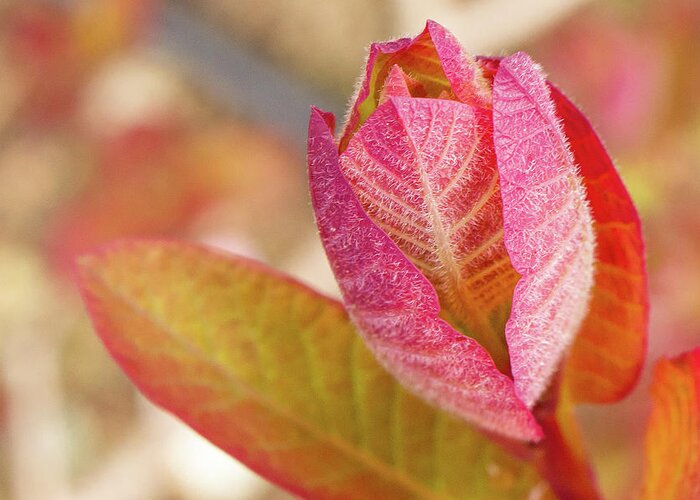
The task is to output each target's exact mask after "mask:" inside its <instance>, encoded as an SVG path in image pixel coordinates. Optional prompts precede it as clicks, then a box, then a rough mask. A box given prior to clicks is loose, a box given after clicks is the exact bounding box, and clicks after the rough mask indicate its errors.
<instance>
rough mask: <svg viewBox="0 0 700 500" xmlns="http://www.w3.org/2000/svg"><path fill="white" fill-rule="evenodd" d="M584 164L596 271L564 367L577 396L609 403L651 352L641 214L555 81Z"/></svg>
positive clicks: (560, 106) (577, 153)
mask: <svg viewBox="0 0 700 500" xmlns="http://www.w3.org/2000/svg"><path fill="white" fill-rule="evenodd" d="M550 89H551V92H552V98H553V100H554V102H555V105H556V108H557V115H558V116H559V117H560V118H561V120H562V124H563V125H564V132H565V133H566V136H567V138H568V140H569V144H570V146H571V150H572V152H573V154H574V158H575V160H576V163H577V165H578V166H579V168H580V170H581V175H582V176H583V181H584V185H585V186H586V191H587V193H588V201H589V204H590V207H591V211H592V213H593V220H594V229H595V232H596V274H595V281H594V284H593V289H592V292H591V303H590V307H589V311H588V315H587V316H586V319H585V320H584V322H583V325H582V326H581V329H580V330H579V333H578V335H577V337H576V340H575V341H574V344H573V346H572V349H571V353H570V355H569V358H568V360H567V362H566V365H565V369H564V378H565V384H567V385H568V386H569V391H570V392H571V394H572V397H573V398H574V399H575V400H576V401H582V402H583V401H585V402H591V403H609V402H614V401H617V400H619V399H621V398H623V397H624V396H625V395H627V393H629V391H631V390H632V388H633V387H634V386H635V384H636V383H637V380H638V378H639V373H640V371H641V368H642V365H643V363H644V357H645V354H646V341H647V327H648V319H649V318H648V316H649V303H648V292H647V274H646V266H645V262H644V241H643V239H642V230H641V224H640V221H639V216H638V215H637V211H636V209H635V208H634V204H633V203H632V200H631V199H630V196H629V194H628V193H627V190H626V189H625V186H624V185H623V184H622V180H621V179H620V176H619V175H618V174H617V171H616V170H615V166H614V165H613V163H612V161H611V160H610V157H609V156H608V154H607V152H606V151H605V148H604V147H603V145H602V143H601V142H600V139H599V138H598V136H597V135H596V133H595V131H594V130H593V128H592V127H591V125H590V124H589V123H588V120H587V119H586V117H585V116H583V113H581V111H579V110H578V109H577V108H576V106H574V105H573V104H572V103H571V101H569V100H568V99H567V98H566V96H564V94H562V93H561V92H560V91H559V90H558V89H556V88H555V87H553V86H550Z"/></svg>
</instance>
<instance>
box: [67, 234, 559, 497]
mask: <svg viewBox="0 0 700 500" xmlns="http://www.w3.org/2000/svg"><path fill="white" fill-rule="evenodd" d="M80 276H81V283H82V288H83V293H84V296H85V299H86V301H87V303H88V305H89V308H90V311H91V314H92V318H93V321H94V323H95V326H96V328H97V330H98V332H99V334H100V335H101V337H102V339H103V341H104V343H105V345H106V346H107V348H108V349H109V351H110V352H111V354H112V355H113V356H114V357H115V359H116V360H117V361H118V362H119V364H120V365H121V366H122V368H123V369H124V371H125V372H126V373H127V374H128V375H129V376H130V377H131V378H132V380H133V381H134V382H135V384H136V385H137V386H138V387H139V388H140V389H141V390H142V391H143V392H144V394H146V395H147V396H148V397H149V398H150V399H151V400H152V401H153V402H155V403H156V404H159V405H160V406H162V407H163V408H165V409H167V410H169V411H171V412H173V413H174V414H175V415H177V416H178V417H180V418H181V419H182V420H183V421H185V422H186V423H188V424H189V425H190V426H192V427H193V428H194V429H195V430H197V431H198V432H199V433H201V434H202V435H203V436H205V437H206V438H208V439H209V440H210V441H212V442H213V443H214V444H216V445H218V446H219V447H221V448H222V449H223V450H225V451H226V452H228V453H230V454H231V455H233V456H234V457H236V458H238V459H239V460H241V461H242V462H243V463H245V464H246V465H248V466H249V467H250V468H251V469H253V470H255V471H257V472H258V473H260V474H261V475H263V476H265V477H266V478H268V479H270V480H271V481H274V482H276V483H277V484H279V485H281V486H283V487H285V488H286V489H288V490H289V491H291V492H293V493H295V494H298V495H301V496H304V497H308V498H358V499H359V498H383V499H394V498H396V499H399V498H402V499H403V498H465V499H467V498H468V499H491V498H525V497H527V496H528V495H529V494H533V495H534V494H542V493H544V492H546V491H547V487H546V485H545V483H543V482H542V480H541V479H540V478H539V476H538V474H537V473H536V472H535V471H534V470H533V467H532V466H531V465H529V464H528V462H527V461H525V460H519V459H518V458H516V457H512V456H510V455H508V454H506V453H505V452H504V451H503V450H502V449H501V448H499V447H498V446H497V445H495V444H493V443H492V442H491V441H490V440H488V439H487V438H486V437H484V436H483V435H481V434H480V433H479V432H476V431H475V430H473V429H472V428H471V427H470V426H469V425H467V424H465V423H463V422H462V421H460V420H458V419H454V418H453V417H450V416H449V415H447V414H446V413H443V412H441V411H439V410H437V409H435V408H432V407H430V406H428V405H426V404H425V403H423V402H421V401H420V400H419V399H417V398H416V397H414V396H412V395H411V394H409V393H408V392H406V391H405V390H404V389H402V388H401V386H400V385H399V384H398V383H397V382H396V381H395V379H394V378H392V377H391V376H390V375H389V374H387V373H386V372H385V371H384V370H383V369H382V368H381V367H380V366H379V365H378V364H377V362H376V361H375V360H374V357H373V356H372V354H371V353H370V352H369V351H368V350H367V349H366V348H365V346H364V344H363V343H362V340H361V339H360V338H359V336H358V335H357V334H356V332H355V329H354V327H353V326H352V324H351V323H350V321H349V320H348V317H347V315H346V313H345V311H344V310H343V307H342V306H341V305H340V304H339V303H338V302H336V301H333V300H331V299H328V298H325V297H322V296H320V295H318V294H316V293H315V292H313V291H311V290H309V289H308V288H306V287H304V286H303V285H301V284H299V283H297V282H295V281H293V280H291V279H290V278H288V277H285V276H282V275H280V274H278V273H276V272H274V271H272V270H270V269H268V268H266V267H264V266H263V265H261V264H258V263H255V262H252V261H249V260H246V259H243V258H239V257H229V256H224V255H221V254H218V253H214V252H212V251H208V250H205V249H202V248H199V247H195V246H190V245H184V244H174V243H147V242H132V243H123V244H118V245H115V246H113V247H111V248H110V249H108V250H105V251H104V252H103V253H100V254H95V255H90V256H87V257H84V258H83V259H82V260H81V265H80Z"/></svg>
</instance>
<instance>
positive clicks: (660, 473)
mask: <svg viewBox="0 0 700 500" xmlns="http://www.w3.org/2000/svg"><path fill="white" fill-rule="evenodd" d="M651 397H652V401H653V407H652V411H651V416H650V417H649V422H648V424H647V434H646V456H645V465H644V467H645V477H644V487H643V493H642V498H643V499H648V500H652V499H653V500H663V499H674V500H675V499H677V500H683V499H691V498H700V349H695V350H693V351H691V352H688V353H685V354H683V355H681V356H679V357H677V358H674V359H670V360H669V359H661V360H660V361H659V362H658V363H657V364H656V367H655V369H654V378H653V381H652V384H651Z"/></svg>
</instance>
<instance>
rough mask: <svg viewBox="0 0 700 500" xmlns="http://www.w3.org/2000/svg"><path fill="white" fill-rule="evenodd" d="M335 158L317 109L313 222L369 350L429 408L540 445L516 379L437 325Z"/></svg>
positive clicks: (431, 306)
mask: <svg viewBox="0 0 700 500" xmlns="http://www.w3.org/2000/svg"><path fill="white" fill-rule="evenodd" d="M386 105H391V104H390V103H387V104H386ZM337 151H338V147H337V145H336V143H335V141H334V139H333V135H332V132H331V130H329V128H328V122H327V121H326V120H325V119H324V115H322V114H321V113H320V112H319V111H317V110H313V111H312V113H311V120H310V124H309V176H310V183H311V196H312V201H313V204H314V209H315V213H316V218H317V223H318V227H319V230H320V233H321V239H322V241H323V244H324V247H325V249H326V253H327V254H328V258H329V260H330V262H331V266H332V268H333V271H334V273H335V275H336V278H337V280H338V284H339V286H340V288H341V291H342V292H343V297H344V300H345V304H346V307H347V309H348V312H349V313H350V316H351V317H352V319H353V321H354V322H355V323H356V324H357V325H358V327H359V329H360V331H361V332H362V334H363V336H364V338H365V341H366V342H367V344H368V346H369V347H370V349H371V350H372V351H373V352H374V353H375V355H376V356H377V358H378V359H379V361H380V362H381V363H382V364H383V365H384V366H385V367H386V368H387V369H388V370H389V371H390V372H391V373H392V374H393V375H394V376H396V377H397V378H398V379H399V380H400V381H401V382H402V383H403V384H404V385H406V386H407V387H408V388H410V389H411V390H413V391H414V392H416V393H418V394H420V395H421V396H422V397H424V398H426V399H428V400H429V401H431V402H432V403H433V404H436V405H437V406H439V407H441V408H443V409H446V410H448V411H450V412H452V413H455V414H457V415H459V416H461V417H463V418H465V419H467V420H469V421H472V422H475V423H477V424H479V425H481V426H482V427H484V428H486V429H489V430H492V431H495V432H499V433H501V434H504V435H506V436H509V437H512V438H516V439H523V440H538V439H540V438H541V436H542V433H541V429H540V428H539V425H538V424H537V423H536V422H535V420H534V417H533V416H532V414H531V413H530V412H529V411H528V410H527V408H526V407H525V405H524V404H523V403H522V402H521V401H520V400H519V399H518V398H517V397H516V394H515V390H514V386H513V383H512V380H511V379H510V378H509V377H507V376H506V375H504V374H502V373H500V372H499V371H498V369H497V368H496V367H495V365H494V364H493V361H492V360H491V358H490V356H489V354H488V353H487V352H486V351H485V350H484V348H483V347H481V346H480V345H479V344H478V343H477V342H475V341H474V340H473V339H470V338H468V337H465V336H463V335H461V334H459V333H458V332H457V331H456V330H454V328H452V327H451V326H450V325H449V324H447V323H446V322H445V321H443V320H442V319H440V317H439V313H440V305H439V303H438V298H437V295H436V293H435V290H434V289H433V287H432V286H431V284H430V283H429V282H428V280H427V279H426V278H425V277H424V276H423V275H422V274H421V273H420V272H419V271H418V269H417V268H416V267H415V266H414V265H413V264H411V262H410V261H409V260H408V259H407V258H406V256H404V254H403V253H402V252H401V250H400V249H399V248H398V247H397V246H396V244H395V243H394V242H393V241H392V240H391V239H390V238H389V237H388V236H387V235H386V233H384V232H383V231H382V230H381V229H380V228H379V227H378V226H376V225H375V224H374V223H373V222H372V221H371V220H370V219H369V217H368V216H367V214H366V213H365V211H364V210H363V208H362V206H361V205H360V203H359V201H358V199H357V197H356V196H355V194H354V193H353V191H352V189H351V187H350V185H349V184H348V182H347V180H346V179H345V178H344V176H343V175H342V173H341V171H340V166H339V158H338V152H337Z"/></svg>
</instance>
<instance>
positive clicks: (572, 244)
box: [493, 52, 594, 406]
mask: <svg viewBox="0 0 700 500" xmlns="http://www.w3.org/2000/svg"><path fill="white" fill-rule="evenodd" d="M493 123H494V143H495V148H496V157H497V158H498V169H499V174H500V181H501V193H502V197H503V225H504V241H505V245H506V248H507V249H508V253H509V254H510V258H511V262H512V264H513V267H514V268H515V270H516V271H518V272H519V273H520V274H521V275H522V278H521V279H520V281H519V282H518V284H517V285H516V287H515V292H514V295H513V306H512V309H511V314H510V319H509V320H508V322H507V324H506V340H507V342H508V348H509V351H510V359H511V368H512V372H513V379H514V380H515V385H516V388H517V392H518V395H519V396H520V398H521V399H522V400H523V401H525V403H526V404H527V405H528V406H531V405H532V404H534V402H535V401H537V399H538V398H539V396H540V395H541V394H542V392H543V391H544V389H545V388H546V387H547V385H548V383H549V379H550V377H551V375H552V374H553V373H554V371H555V370H556V369H557V368H558V366H559V362H560V361H561V358H562V356H563V354H564V353H565V351H566V349H567V348H568V347H569V345H570V343H571V341H572V340H573V337H574V335H575V334H576V332H577V330H578V328H579V326H580V324H581V320H582V319H583V317H584V315H585V313H586V311H587V306H588V300H589V295H590V288H591V285H592V283H593V269H594V268H593V263H594V252H593V249H594V235H593V225H592V220H591V213H590V210H589V207H588V204H587V202H586V193H585V190H584V188H583V186H582V184H581V179H580V177H579V175H578V170H577V168H576V165H575V163H574V158H573V156H572V154H571V152H570V151H569V148H568V145H567V141H566V137H565V136H564V134H563V131H562V129H561V126H560V124H559V122H558V120H557V117H556V115H555V109H554V105H553V103H552V100H551V99H550V95H549V90H548V88H547V84H546V80H545V78H544V75H543V74H542V72H541V70H540V68H539V67H538V66H537V65H536V64H535V63H534V62H533V61H532V60H531V59H530V58H529V56H527V55H526V54H524V53H522V52H521V53H517V54H514V55H512V56H509V57H506V58H504V59H503V60H502V61H501V62H500V65H499V67H498V70H497V71H496V76H495V78H494V84H493Z"/></svg>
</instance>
